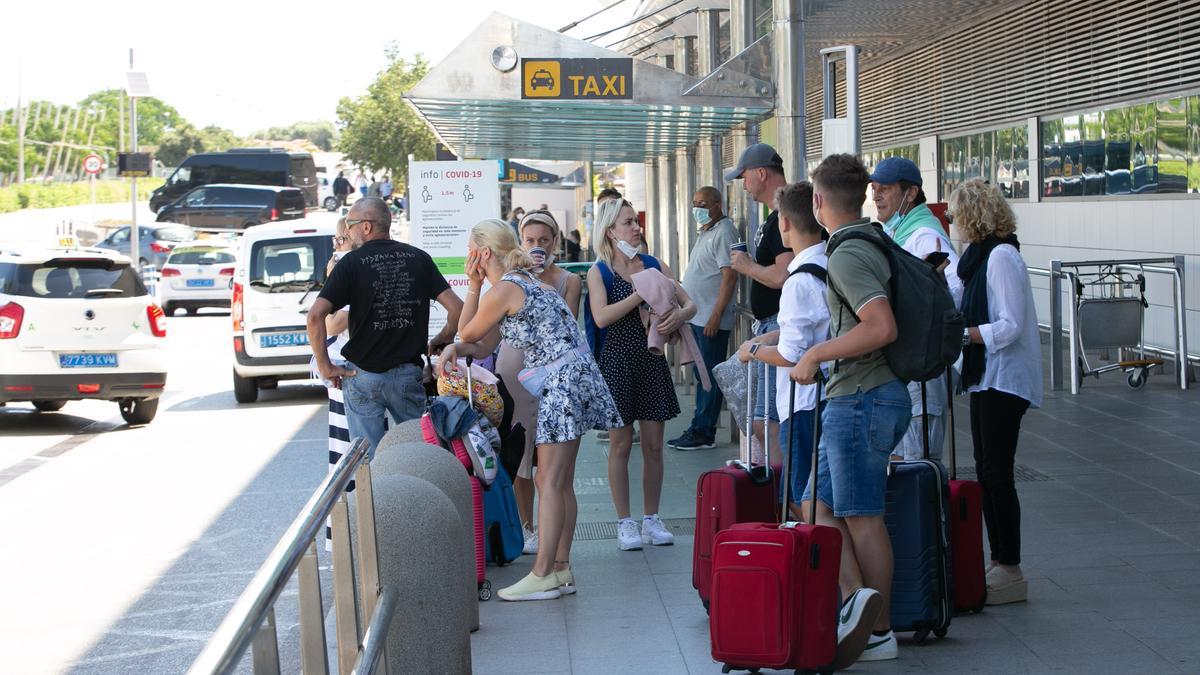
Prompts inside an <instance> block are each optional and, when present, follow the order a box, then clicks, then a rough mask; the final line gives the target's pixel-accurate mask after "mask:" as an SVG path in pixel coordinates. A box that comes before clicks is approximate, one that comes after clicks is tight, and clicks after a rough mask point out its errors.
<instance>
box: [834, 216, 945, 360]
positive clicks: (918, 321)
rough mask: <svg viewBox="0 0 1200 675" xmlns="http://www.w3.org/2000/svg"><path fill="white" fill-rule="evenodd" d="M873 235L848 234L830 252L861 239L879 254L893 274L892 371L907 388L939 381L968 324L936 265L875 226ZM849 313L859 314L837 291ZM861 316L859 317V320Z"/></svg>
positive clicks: (888, 350) (888, 348) (886, 352)
mask: <svg viewBox="0 0 1200 675" xmlns="http://www.w3.org/2000/svg"><path fill="white" fill-rule="evenodd" d="M874 225H875V227H874V230H875V231H874V232H873V233H871V234H868V233H866V232H847V233H845V234H844V235H842V236H840V237H837V239H836V241H833V242H832V244H831V245H830V246H829V248H828V250H826V252H825V253H826V255H828V256H829V257H831V258H832V257H833V252H834V251H835V250H836V249H837V247H838V246H839V245H840V244H841V243H842V242H844V241H848V240H850V239H861V240H863V241H869V242H871V243H872V244H873V245H875V246H876V247H878V248H879V251H880V252H881V253H883V255H884V257H885V258H887V261H888V266H889V267H890V268H891V272H892V278H891V283H890V285H891V288H890V289H889V291H890V292H889V293H888V300H889V301H890V302H891V304H892V314H893V315H894V316H895V317H896V341H895V342H893V343H891V344H889V345H887V346H886V347H884V348H883V355H884V357H885V358H886V359H887V364H888V367H889V368H891V369H892V372H893V373H895V374H896V377H898V378H900V379H902V380H905V381H906V382H925V381H927V380H932V379H933V378H935V377H939V376H940V375H941V374H942V373H944V372H945V371H946V368H948V367H949V366H950V365H951V364H953V363H954V362H955V361H956V360H957V359H958V355H959V354H961V353H962V335H963V327H964V326H965V325H966V322H965V321H964V319H963V315H962V313H960V312H959V311H958V308H957V307H955V305H954V298H953V296H951V295H950V288H949V286H947V284H946V277H945V276H944V275H943V274H942V273H941V272H939V271H938V270H937V269H936V268H935V267H934V266H933V265H930V264H929V263H928V262H925V261H924V260H921V259H920V258H918V257H916V256H915V255H913V254H911V253H909V252H908V251H905V250H904V249H903V248H901V247H900V245H899V244H897V243H896V242H895V241H893V240H892V238H891V237H889V236H887V234H885V233H884V232H883V228H882V226H880V225H879V224H878V223H875V224H874ZM834 294H835V295H837V297H838V300H840V301H841V303H842V306H844V307H845V308H846V309H847V310H848V311H850V313H852V314H853V313H854V310H853V309H852V308H851V307H850V305H849V304H848V303H847V302H846V299H845V298H843V297H842V295H841V293H838V292H837V289H836V288H835V289H834ZM856 316H857V315H856Z"/></svg>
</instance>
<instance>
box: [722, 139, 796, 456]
mask: <svg viewBox="0 0 1200 675" xmlns="http://www.w3.org/2000/svg"><path fill="white" fill-rule="evenodd" d="M739 178H740V179H742V187H743V188H744V189H745V190H746V193H747V194H749V195H750V198H751V199H753V200H754V201H756V202H758V203H760V204H767V205H769V206H770V207H771V215H769V216H767V220H766V222H764V223H763V224H762V227H760V228H759V229H758V232H757V236H756V237H755V240H754V249H753V250H754V257H753V258H751V257H750V255H748V254H746V253H742V252H740V251H734V252H733V254H732V255H731V256H730V261H729V262H730V266H731V267H733V269H734V271H735V272H737V273H738V274H741V275H744V276H748V277H750V279H751V282H750V311H751V312H753V313H754V319H755V322H754V335H755V336H762V335H766V334H767V333H771V332H774V331H776V330H779V294H780V289H782V288H783V282H784V281H787V277H788V265H789V264H790V263H791V262H792V258H793V257H795V255H794V254H793V253H792V250H791V248H789V247H788V246H786V245H785V244H784V242H783V237H782V235H780V233H779V212H778V211H777V210H776V208H775V192H776V191H777V190H779V188H781V187H783V186H784V185H787V178H786V177H785V176H784V173H783V158H782V157H780V156H779V153H777V152H775V148H772V147H771V146H769V145H767V144H766V143H755V144H754V145H751V146H750V147H748V148H746V149H745V151H743V152H742V156H741V158H740V159H738V163H737V166H735V167H734V168H733V169H731V170H730V171H727V172H725V180H726V181H734V180H737V179H739ZM755 339H756V340H757V337H756V338H755ZM764 368H765V370H766V371H767V372H766V374H765V377H763V378H762V379H761V380H758V381H759V382H760V383H761V384H760V385H759V386H758V387H757V389H758V396H757V401H756V402H755V404H754V413H753V417H754V418H755V419H757V420H768V421H769V427H768V428H767V429H764V428H763V423H762V422H755V423H754V435H755V436H758V439H759V441H760V442H761V441H762V440H763V435H764V434H767V433H769V434H771V438H772V439H776V438H779V411H777V410H776V409H775V403H774V402H775V397H774V395H773V392H768V391H767V389H768V388H769V386H768V385H771V384H772V383H774V382H775V369H774V368H773V367H770V366H764ZM756 379H757V378H756ZM770 447H771V448H772V449H778V447H779V444H777V443H770ZM772 455H773V456H776V457H777V456H778V455H777V454H776V453H772ZM776 461H778V460H776Z"/></svg>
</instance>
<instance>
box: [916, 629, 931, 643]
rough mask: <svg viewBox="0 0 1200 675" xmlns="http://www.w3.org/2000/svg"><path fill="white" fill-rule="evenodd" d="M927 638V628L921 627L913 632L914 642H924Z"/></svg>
mask: <svg viewBox="0 0 1200 675" xmlns="http://www.w3.org/2000/svg"><path fill="white" fill-rule="evenodd" d="M928 639H929V629H928V628H923V629H921V630H919V631H917V632H915V633H913V642H914V643H916V644H919V645H922V644H925V641H926V640H928Z"/></svg>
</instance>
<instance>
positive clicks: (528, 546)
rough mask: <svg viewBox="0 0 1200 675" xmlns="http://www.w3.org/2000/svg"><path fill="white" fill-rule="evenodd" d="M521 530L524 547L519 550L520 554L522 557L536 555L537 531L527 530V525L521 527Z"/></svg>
mask: <svg viewBox="0 0 1200 675" xmlns="http://www.w3.org/2000/svg"><path fill="white" fill-rule="evenodd" d="M521 529H522V530H523V531H524V532H525V547H524V548H522V549H521V553H522V554H524V555H537V551H538V535H537V531H536V530H531V529H529V526H528V525H522V526H521Z"/></svg>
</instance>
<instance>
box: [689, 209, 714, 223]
mask: <svg viewBox="0 0 1200 675" xmlns="http://www.w3.org/2000/svg"><path fill="white" fill-rule="evenodd" d="M692 217H693V218H695V219H696V222H697V223H700V224H701V225H707V224H709V223H711V222H712V216H711V215H709V213H708V209H706V208H703V207H700V206H693V207H692Z"/></svg>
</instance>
